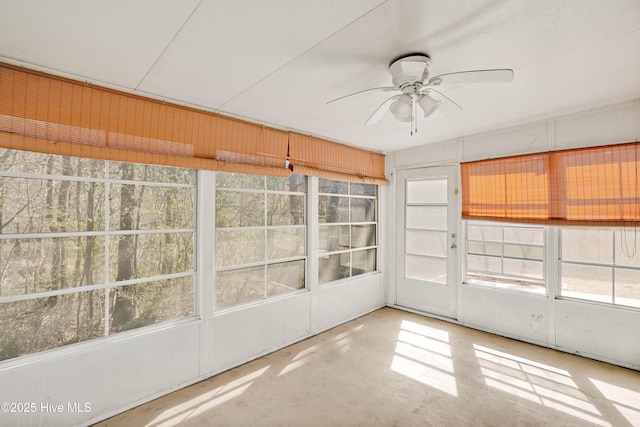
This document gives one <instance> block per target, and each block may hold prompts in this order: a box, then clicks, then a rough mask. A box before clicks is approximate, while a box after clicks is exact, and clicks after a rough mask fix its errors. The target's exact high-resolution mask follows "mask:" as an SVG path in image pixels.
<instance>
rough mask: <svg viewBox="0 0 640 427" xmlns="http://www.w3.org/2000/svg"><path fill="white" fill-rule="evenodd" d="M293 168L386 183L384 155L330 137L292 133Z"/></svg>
mask: <svg viewBox="0 0 640 427" xmlns="http://www.w3.org/2000/svg"><path fill="white" fill-rule="evenodd" d="M290 137H291V138H290V155H291V163H292V164H293V165H294V172H296V173H301V174H304V175H314V176H319V177H321V178H329V179H337V180H346V181H360V182H367V183H371V184H378V185H387V184H388V182H387V180H386V179H385V177H384V155H382V154H378V153H373V152H371V151H366V150H362V149H359V148H355V147H349V146H347V145H342V144H338V143H335V142H331V141H326V140H323V139H319V138H315V137H312V136H307V135H302V134H299V133H294V132H291V133H290Z"/></svg>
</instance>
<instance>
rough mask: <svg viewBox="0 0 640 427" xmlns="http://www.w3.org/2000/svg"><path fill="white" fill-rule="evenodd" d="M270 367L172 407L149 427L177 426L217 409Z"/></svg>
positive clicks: (242, 391) (241, 391) (236, 395)
mask: <svg viewBox="0 0 640 427" xmlns="http://www.w3.org/2000/svg"><path fill="white" fill-rule="evenodd" d="M269 367H270V366H266V367H264V368H262V369H258V370H256V371H254V372H252V373H250V374H247V375H244V376H242V377H240V378H238V379H236V380H233V381H230V382H228V383H227V384H225V385H223V386H221V387H218V388H216V389H214V390H211V391H207V392H206V393H202V394H199V395H198V396H195V397H193V398H191V399H189V400H186V401H184V402H182V403H180V404H179V405H175V406H172V407H171V408H170V409H167V410H166V411H164V412H162V413H161V414H160V415H158V416H157V417H156V418H155V419H153V421H151V422H150V423H149V424H147V426H148V427H161V426H175V425H179V424H180V423H182V422H184V421H185V420H187V419H189V418H191V417H195V416H198V415H200V414H202V413H203V412H205V411H208V410H209V409H212V408H215V407H216V406H219V405H221V404H223V403H225V402H228V401H229V400H231V399H234V398H236V397H238V396H240V395H241V394H242V393H244V392H245V391H246V390H247V389H248V388H249V387H251V384H253V381H254V380H255V379H256V378H258V377H260V376H261V375H262V374H264V373H265V372H266V371H267V370H268V369H269Z"/></svg>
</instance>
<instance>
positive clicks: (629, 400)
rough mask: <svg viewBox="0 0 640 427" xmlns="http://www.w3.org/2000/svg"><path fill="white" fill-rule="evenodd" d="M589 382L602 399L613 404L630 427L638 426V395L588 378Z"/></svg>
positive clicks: (639, 396) (626, 389)
mask: <svg viewBox="0 0 640 427" xmlns="http://www.w3.org/2000/svg"><path fill="white" fill-rule="evenodd" d="M589 381H591V383H592V384H593V385H594V386H595V387H596V388H597V389H598V391H600V393H602V395H603V396H604V397H606V398H607V399H609V400H610V401H611V402H613V405H614V406H615V407H616V409H617V410H618V411H619V412H620V413H621V414H622V416H624V417H625V418H626V419H627V420H628V421H629V422H630V423H631V425H633V426H640V393H638V392H637V391H634V390H629V389H628V388H624V387H620V386H617V385H614V384H609V383H606V382H604V381H599V380H596V379H594V378H589Z"/></svg>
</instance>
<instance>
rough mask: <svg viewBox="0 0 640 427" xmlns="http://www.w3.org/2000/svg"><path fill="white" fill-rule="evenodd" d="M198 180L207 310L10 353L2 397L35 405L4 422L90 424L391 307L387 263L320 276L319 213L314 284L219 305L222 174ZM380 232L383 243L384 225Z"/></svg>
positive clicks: (1, 371)
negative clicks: (218, 185) (217, 232)
mask: <svg viewBox="0 0 640 427" xmlns="http://www.w3.org/2000/svg"><path fill="white" fill-rule="evenodd" d="M198 179H199V186H198V193H199V196H198V200H199V203H198V214H199V217H198V228H199V230H200V231H199V234H198V239H197V240H198V272H199V278H198V294H199V295H200V296H201V298H200V299H199V306H198V312H199V313H201V315H200V316H199V317H198V318H193V319H186V320H181V321H177V322H172V323H168V324H164V325H157V326H155V327H150V328H145V329H141V330H137V331H130V332H126V333H122V334H118V335H115V336H113V337H110V338H106V339H98V340H94V341H90V342H85V343H80V344H76V345H71V346H67V347H63V348H60V349H57V350H52V351H48V352H44V353H40V354H36V355H32V356H27V357H22V358H17V359H13V360H9V361H5V362H1V363H0V402H16V403H18V402H19V403H34V404H35V405H36V411H35V412H34V413H5V412H0V426H2V427H3V426H73V425H88V424H91V423H93V422H96V421H99V420H101V419H104V418H106V417H108V416H111V415H115V414H117V413H119V412H122V411H123V410H125V409H129V408H132V407H134V406H137V405H139V404H141V403H144V402H147V401H149V400H152V399H154V398H156V397H159V396H162V395H164V394H167V393H169V392H171V391H174V390H177V389H179V388H182V387H184V386H186V385H189V384H192V383H195V382H197V381H199V380H201V379H204V378H207V377H210V376H212V375H215V374H217V373H220V372H222V371H224V370H227V369H229V368H231V367H234V366H237V365H240V364H242V363H245V362H247V361H249V360H252V359H255V358H257V357H260V356H262V355H264V354H266V353H269V352H272V351H274V350H277V349H278V348H281V347H283V346H286V345H289V344H291V343H293V342H296V341H299V340H302V339H304V338H307V337H310V336H312V335H314V334H317V333H319V332H322V331H324V330H326V329H329V328H331V327H334V326H337V325H339V324H341V323H344V322H346V321H348V320H351V319H353V318H355V317H358V316H361V315H363V314H366V313H368V312H371V311H373V310H375V309H378V308H380V307H382V306H384V304H385V302H384V292H383V289H384V277H385V275H384V274H383V273H382V272H383V271H384V264H381V263H380V262H379V270H380V272H377V273H370V274H366V275H362V276H358V277H355V278H352V279H347V280H343V281H340V282H336V283H334V284H328V285H323V286H319V285H318V284H317V280H316V279H315V278H317V276H318V275H317V262H316V259H317V251H316V250H314V249H313V248H314V247H316V246H317V245H316V244H315V242H316V241H317V240H316V236H315V231H313V230H315V229H316V227H315V225H317V221H314V220H313V219H311V221H310V224H308V229H309V236H308V239H309V253H308V270H307V283H308V286H307V289H305V290H302V291H300V292H298V293H294V294H290V295H285V296H282V297H279V298H275V299H273V300H268V301H265V302H262V303H258V304H253V305H249V306H245V307H240V308H237V309H232V310H228V311H224V312H220V313H214V312H213V277H214V265H215V262H214V261H215V258H214V257H215V240H214V238H213V235H214V229H213V226H214V225H213V224H215V221H212V220H211V219H212V218H213V215H214V214H215V206H214V204H213V198H212V197H210V195H211V194H213V189H214V188H215V181H214V174H213V173H211V172H203V171H201V172H200V174H199V178H198ZM311 181H312V182H315V178H311ZM384 193H385V190H384V189H381V192H380V203H381V206H382V203H383V200H384V197H385V195H384ZM309 199H310V203H309V206H308V208H309V217H310V218H313V217H314V215H315V216H316V217H317V212H316V209H317V208H316V207H314V206H317V194H314V193H311V194H310V195H309ZM314 202H315V205H314ZM380 216H381V217H383V216H384V215H383V214H382V213H381V215H380ZM378 239H379V240H378V241H379V243H380V244H383V239H384V232H381V233H380V234H379V237H378ZM379 252H380V255H379V259H382V253H384V249H382V248H380V249H379ZM74 403H78V404H79V406H80V407H82V408H85V407H84V404H85V403H89V405H90V408H88V409H89V411H85V412H75V413H73V412H70V411H69V406H68V405H69V404H71V405H73V404H74ZM49 404H51V405H52V406H51V407H54V406H53V405H56V406H55V407H57V405H63V407H62V412H52V411H50V410H49V411H48V410H46V409H47V408H49V407H50V406H48V405H49ZM43 405H44V406H43Z"/></svg>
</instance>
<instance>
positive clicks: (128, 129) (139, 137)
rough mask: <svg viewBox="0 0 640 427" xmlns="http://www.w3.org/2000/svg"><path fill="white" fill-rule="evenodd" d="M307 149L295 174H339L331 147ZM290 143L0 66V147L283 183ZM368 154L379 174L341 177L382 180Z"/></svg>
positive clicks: (314, 144)
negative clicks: (248, 175) (234, 174)
mask: <svg viewBox="0 0 640 427" xmlns="http://www.w3.org/2000/svg"><path fill="white" fill-rule="evenodd" d="M306 143H307V144H310V145H311V146H310V147H305V149H310V150H311V151H312V152H313V153H317V156H316V157H308V158H307V159H308V161H310V162H314V165H315V166H317V167H316V168H311V169H308V170H306V169H304V168H300V170H298V171H296V172H297V173H305V172H306V173H309V174H316V172H317V173H323V172H333V171H335V170H336V169H337V166H336V163H337V162H338V160H342V159H338V158H337V157H336V156H334V155H332V154H329V155H326V153H323V150H326V149H327V147H328V146H327V145H326V144H333V143H329V142H328V141H324V140H321V139H317V138H314V139H312V140H308V141H306ZM288 144H289V133H288V132H286V131H281V130H277V129H272V128H268V127H266V126H261V125H257V124H254V123H249V122H244V121H241V120H236V119H232V118H228V117H224V116H221V115H218V114H214V113H209V112H204V111H199V110H195V109H192V108H187V107H182V106H178V105H173V104H168V103H165V102H162V101H157V100H152V99H148V98H143V97H140V96H136V95H131V94H127V93H123V92H118V91H114V90H110V89H105V88H101V87H98V86H94V85H90V84H83V83H79V82H76V81H73V80H69V79H64V78H60V77H56V76H51V75H48V74H44V73H39V72H35V71H30V70H25V69H22V68H18V67H13V66H10V65H5V64H0V147H3V148H11V149H19V150H27V151H39V152H45V153H51V154H60V155H66V156H80V157H90V158H97V159H104V160H118V161H132V162H139V163H152V164H161V165H171V166H180V167H189V168H195V169H210V170H219V171H226V172H239V173H253V174H266V175H276V176H286V175H288V174H290V173H291V172H290V171H289V170H288V169H286V168H285V160H286V157H287V150H288ZM335 145H337V146H340V145H339V144H335ZM346 148H347V149H348V148H349V147H346ZM353 150H356V149H353ZM347 151H349V150H342V151H341V152H347ZM349 152H350V153H351V151H349ZM353 153H356V151H353ZM365 153H366V152H365ZM371 155H372V156H380V157H381V158H382V163H381V166H380V164H379V163H377V165H378V167H379V170H377V171H373V172H371V171H370V169H368V168H369V164H364V167H365V168H367V169H366V170H365V169H361V168H360V166H359V164H360V162H359V161H358V160H356V161H354V162H353V164H354V166H355V167H354V168H353V169H352V170H349V171H347V172H346V175H347V176H346V177H348V178H350V180H356V181H361V180H365V179H368V178H369V174H373V176H372V177H371V178H373V179H378V178H380V177H381V178H382V179H384V157H383V156H382V155H376V154H374V153H371ZM318 159H320V160H321V162H318ZM323 162H324V163H323ZM301 166H303V165H301ZM385 183H386V181H385Z"/></svg>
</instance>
